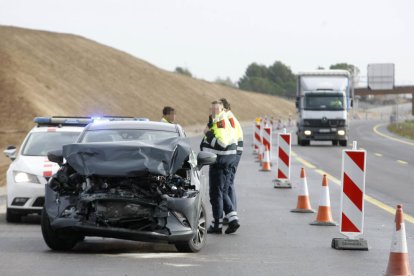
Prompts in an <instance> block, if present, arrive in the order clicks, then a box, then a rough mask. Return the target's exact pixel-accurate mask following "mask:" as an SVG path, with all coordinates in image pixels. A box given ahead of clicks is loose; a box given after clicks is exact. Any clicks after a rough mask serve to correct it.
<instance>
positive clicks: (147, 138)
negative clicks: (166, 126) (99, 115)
mask: <svg viewBox="0 0 414 276" xmlns="http://www.w3.org/2000/svg"><path fill="white" fill-rule="evenodd" d="M178 136H179V135H178V132H173V131H164V130H150V129H103V130H89V131H86V133H85V135H84V136H83V137H82V139H81V143H90V142H120V141H144V142H152V141H160V140H165V139H169V138H175V137H178Z"/></svg>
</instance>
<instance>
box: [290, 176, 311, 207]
mask: <svg viewBox="0 0 414 276" xmlns="http://www.w3.org/2000/svg"><path fill="white" fill-rule="evenodd" d="M290 211H291V212H294V213H315V211H314V210H312V207H311V205H310V201H309V193H308V181H307V180H306V173H305V169H304V168H302V169H301V170H300V183H299V192H298V203H297V204H296V209H293V210H290Z"/></svg>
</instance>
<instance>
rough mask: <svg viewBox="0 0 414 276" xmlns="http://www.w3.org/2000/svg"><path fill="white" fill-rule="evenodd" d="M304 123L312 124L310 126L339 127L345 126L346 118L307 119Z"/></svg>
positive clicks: (306, 124)
mask: <svg viewBox="0 0 414 276" xmlns="http://www.w3.org/2000/svg"><path fill="white" fill-rule="evenodd" d="M303 124H304V125H305V126H310V127H319V126H322V127H328V126H329V127H339V126H345V120H342V119H335V120H332V119H325V120H323V119H306V120H303Z"/></svg>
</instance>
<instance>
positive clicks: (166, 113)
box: [162, 106, 175, 116]
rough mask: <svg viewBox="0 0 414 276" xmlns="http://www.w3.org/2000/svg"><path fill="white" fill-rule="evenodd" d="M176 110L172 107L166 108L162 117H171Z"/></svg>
mask: <svg viewBox="0 0 414 276" xmlns="http://www.w3.org/2000/svg"><path fill="white" fill-rule="evenodd" d="M174 112H175V109H174V108H172V107H171V106H165V107H164V109H163V110H162V115H164V116H165V115H169V114H171V113H174Z"/></svg>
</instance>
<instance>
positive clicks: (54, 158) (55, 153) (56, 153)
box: [47, 149, 63, 166]
mask: <svg viewBox="0 0 414 276" xmlns="http://www.w3.org/2000/svg"><path fill="white" fill-rule="evenodd" d="M47 159H49V161H50V162H53V163H57V164H59V166H61V165H62V164H63V153H62V150H61V149H59V150H52V151H49V152H48V153H47Z"/></svg>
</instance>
